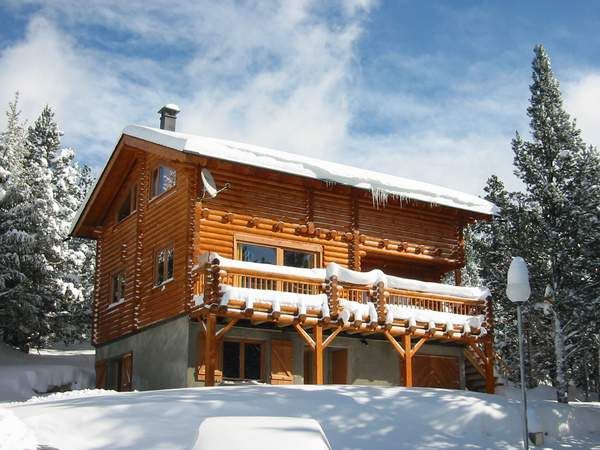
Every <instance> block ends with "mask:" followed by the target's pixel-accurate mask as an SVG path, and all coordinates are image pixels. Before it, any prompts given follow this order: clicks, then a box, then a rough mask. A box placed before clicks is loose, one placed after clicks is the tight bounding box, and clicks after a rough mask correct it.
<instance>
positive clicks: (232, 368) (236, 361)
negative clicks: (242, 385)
mask: <svg viewBox="0 0 600 450" xmlns="http://www.w3.org/2000/svg"><path fill="white" fill-rule="evenodd" d="M223 378H233V379H238V380H240V379H241V380H261V379H262V378H263V376H262V344H261V343H260V342H231V341H225V342H223Z"/></svg>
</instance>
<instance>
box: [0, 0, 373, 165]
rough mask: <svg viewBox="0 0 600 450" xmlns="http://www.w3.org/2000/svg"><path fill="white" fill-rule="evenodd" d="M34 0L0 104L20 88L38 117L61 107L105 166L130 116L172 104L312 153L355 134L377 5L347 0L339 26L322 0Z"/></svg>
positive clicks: (74, 134)
mask: <svg viewBox="0 0 600 450" xmlns="http://www.w3.org/2000/svg"><path fill="white" fill-rule="evenodd" d="M32 3H35V4H36V6H37V7H39V8H40V9H39V10H38V12H36V15H35V16H33V17H32V18H31V20H30V23H29V25H28V28H27V31H26V35H25V37H24V39H23V40H22V41H19V42H16V43H14V44H12V45H11V46H9V47H7V48H5V49H3V50H2V53H1V54H0V86H2V88H1V91H0V102H2V103H4V104H6V103H7V102H8V101H9V100H10V98H11V97H12V95H13V93H14V91H16V90H19V91H20V92H21V100H22V101H21V108H22V109H23V112H24V115H25V116H27V117H32V118H34V117H35V116H36V115H37V114H38V112H39V110H40V109H41V107H42V106H43V104H45V103H48V104H50V105H52V106H53V107H54V108H55V110H56V112H57V119H58V120H59V122H60V124H61V126H62V127H63V128H64V131H65V141H67V142H70V143H73V144H75V145H76V146H77V148H78V150H79V151H80V152H81V153H82V154H83V157H84V159H87V160H90V161H93V162H94V163H96V164H98V163H99V162H100V163H101V161H102V160H103V158H105V157H106V156H107V154H108V152H109V151H110V149H111V146H112V144H113V143H114V141H115V139H116V137H117V136H118V133H119V130H120V129H121V128H122V127H123V126H124V125H126V124H128V123H135V122H138V123H139V122H144V123H147V124H150V125H155V124H156V123H157V122H158V117H157V115H156V114H155V113H156V111H157V109H158V108H159V107H160V106H161V105H162V104H163V103H166V102H171V101H175V102H177V103H179V104H180V106H181V107H182V111H183V112H182V113H181V115H180V123H179V129H181V130H185V131H189V132H195V133H204V134H207V135H216V136H221V137H226V138H231V139H239V140H245V141H249V142H254V143H258V144H263V145H268V146H274V147H279V148H283V149H289V150H292V151H299V152H303V153H306V154H312V155H322V156H324V157H327V155H330V154H331V149H332V148H334V147H335V146H336V144H338V143H339V142H340V141H341V140H342V139H343V137H344V136H345V134H346V132H347V126H348V122H349V117H350V111H349V107H348V101H347V94H348V91H349V87H348V86H349V82H350V79H349V77H348V75H349V73H350V71H351V70H350V65H351V63H352V60H353V58H354V51H355V49H354V46H355V43H356V42H357V39H358V38H359V37H360V33H361V27H360V23H361V19H362V16H363V14H365V11H367V10H368V7H369V5H370V3H371V2H368V1H365V0H361V1H360V2H358V3H357V6H355V7H351V6H349V3H348V2H345V1H344V2H341V3H340V5H338V6H339V7H340V8H342V12H343V22H342V23H336V24H330V23H328V21H327V18H326V17H325V16H324V15H322V14H320V13H318V12H316V11H315V8H316V6H317V4H316V3H315V2H312V1H302V2H281V3H279V2H263V1H256V2H251V4H250V5H249V6H243V5H241V4H239V2H234V1H230V2H227V1H223V2H216V3H213V2H191V3H189V4H187V5H186V6H184V7H174V6H173V4H172V2H170V1H169V2H167V1H163V0H160V1H154V2H152V3H149V2H146V1H143V2H141V1H130V2H121V1H113V2H104V3H102V4H97V3H94V4H88V5H86V7H85V8H82V7H81V6H80V5H79V4H78V2H73V1H70V0H63V1H58V2H44V1H40V2H37V1H34V2H32ZM14 7H15V8H18V7H19V5H18V4H17V5H16V6H14ZM88 27H89V31H88V30H87V28H88ZM103 29H110V33H108V34H107V36H106V40H107V41H106V42H102V41H101V39H102V38H100V37H98V36H97V35H96V33H99V31H98V30H100V31H102V30H103ZM115 33H118V34H115ZM101 34H102V33H100V35H101ZM115 36H118V38H117V37H115ZM103 46H105V47H110V48H111V49H114V50H116V51H113V52H107V51H104V50H102V48H103ZM180 51H181V52H182V53H181V55H178V52H180ZM171 52H173V53H171ZM100 155H102V156H100Z"/></svg>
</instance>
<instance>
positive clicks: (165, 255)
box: [154, 247, 175, 286]
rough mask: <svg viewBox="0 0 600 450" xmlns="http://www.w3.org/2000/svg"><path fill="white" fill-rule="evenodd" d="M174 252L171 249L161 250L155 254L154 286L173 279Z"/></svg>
mask: <svg viewBox="0 0 600 450" xmlns="http://www.w3.org/2000/svg"><path fill="white" fill-rule="evenodd" d="M174 258H175V252H174V250H173V247H168V248H162V249H160V250H159V251H157V252H156V260H155V267H154V284H155V285H156V286H160V285H161V284H163V283H166V282H167V281H169V280H172V279H173V274H174Z"/></svg>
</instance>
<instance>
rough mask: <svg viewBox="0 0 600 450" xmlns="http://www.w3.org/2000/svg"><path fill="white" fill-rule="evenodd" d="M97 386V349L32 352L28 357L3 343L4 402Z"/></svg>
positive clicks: (0, 387)
mask: <svg viewBox="0 0 600 450" xmlns="http://www.w3.org/2000/svg"><path fill="white" fill-rule="evenodd" d="M94 385H95V373H94V350H93V349H89V348H70V349H67V350H64V349H61V350H57V349H55V350H52V349H48V350H40V352H39V353H38V352H37V351H35V350H32V353H29V354H26V353H22V352H19V351H16V350H14V349H12V348H10V347H8V346H6V345H4V344H2V343H0V402H7V401H23V400H27V399H29V398H31V397H33V396H36V395H40V394H43V393H46V392H49V391H50V392H52V391H53V390H64V389H69V390H70V389H86V388H90V387H93V386H94Z"/></svg>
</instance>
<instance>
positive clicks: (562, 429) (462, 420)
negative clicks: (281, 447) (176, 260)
mask: <svg viewBox="0 0 600 450" xmlns="http://www.w3.org/2000/svg"><path fill="white" fill-rule="evenodd" d="M517 394H518V393H517V392H513V391H512V390H511V391H509V392H508V393H505V394H504V395H502V394H501V395H487V394H480V393H473V392H465V391H451V390H443V389H424V388H413V389H407V388H402V387H396V388H389V387H372V386H371V387H366V386H321V387H319V386H270V385H245V386H222V387H214V388H190V389H174V390H162V391H147V392H128V393H116V392H110V391H100V390H90V391H79V392H67V393H58V394H53V395H51V396H48V397H43V398H36V399H32V400H30V401H28V402H25V403H13V404H4V405H1V404H0V448H1V449H2V450H5V449H6V450H8V449H11V450H13V449H20V448H36V446H49V447H51V448H57V449H61V450H68V449H114V448H121V449H124V448H133V449H191V448H194V444H195V443H196V442H197V440H198V430H199V428H200V426H201V424H202V423H203V421H204V420H205V419H207V418H210V417H225V416H259V417H260V416H264V427H265V434H264V436H265V437H264V439H269V438H270V435H269V433H268V429H269V428H270V427H271V426H273V424H272V423H271V419H269V418H268V417H302V418H313V419H315V420H317V421H318V422H319V423H320V425H321V427H322V428H323V430H324V432H325V434H326V436H327V439H328V440H329V442H330V443H331V446H332V448H334V449H370V450H375V449H436V448H456V449H465V448H469V449H512V448H515V449H516V448H520V437H521V431H520V430H521V428H520V427H521V418H520V413H519V411H520V409H519V403H518V401H517V400H516V398H518V395H517ZM553 395H554V392H553V391H552V390H545V389H538V390H536V391H535V392H533V393H532V395H531V405H530V406H531V408H532V414H531V421H532V426H533V427H535V428H536V429H542V430H544V431H545V432H546V433H548V434H547V436H545V445H544V447H543V448H569V449H586V450H589V449H594V448H596V449H600V404H599V403H572V404H569V405H560V404H557V403H556V402H555V401H553V400H546V399H545V398H546V397H547V396H553ZM259 420H260V419H259ZM221 422H223V421H222V420H221ZM238 422H239V421H238ZM252 422H253V423H254V424H255V423H256V420H254V421H252ZM239 430H240V427H239V426H235V425H234V424H232V425H231V426H226V427H225V429H224V430H222V433H223V434H222V435H223V439H227V436H228V434H230V433H237V432H239ZM299 430H300V431H301V428H297V429H295V430H294V432H298V431H299ZM307 432H308V429H307ZM271 437H272V436H271ZM198 442H199V441H198ZM247 444H248V446H247V447H244V448H252V449H254V448H256V449H259V448H263V447H262V443H261V441H260V439H253V440H249V441H248V442H247ZM44 448H47V447H44ZM198 448H200V447H198ZM217 448H218V447H217ZM270 448H271V447H270ZM292 448H294V446H293V445H292V446H287V450H291V449H292Z"/></svg>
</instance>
